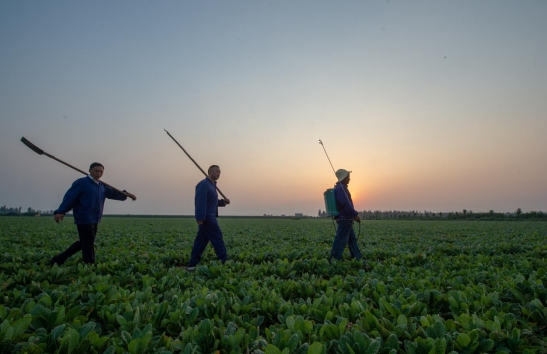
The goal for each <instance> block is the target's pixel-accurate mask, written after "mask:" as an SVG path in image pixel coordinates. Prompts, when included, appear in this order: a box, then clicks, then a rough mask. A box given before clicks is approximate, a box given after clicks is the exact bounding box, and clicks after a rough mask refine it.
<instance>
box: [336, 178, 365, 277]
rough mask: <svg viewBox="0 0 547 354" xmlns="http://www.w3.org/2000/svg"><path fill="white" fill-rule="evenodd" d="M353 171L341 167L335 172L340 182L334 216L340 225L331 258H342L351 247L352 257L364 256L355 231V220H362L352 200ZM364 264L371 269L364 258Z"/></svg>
mask: <svg viewBox="0 0 547 354" xmlns="http://www.w3.org/2000/svg"><path fill="white" fill-rule="evenodd" d="M350 173H351V171H347V170H344V169H339V170H337V171H336V172H335V174H336V178H337V179H338V182H337V183H336V185H335V186H334V196H335V199H336V209H337V210H338V215H336V216H335V217H334V220H336V223H337V224H338V227H337V229H336V236H335V238H334V242H333V244H332V250H331V258H334V259H341V258H342V253H343V252H344V249H345V248H346V245H347V246H348V248H349V252H350V254H351V256H352V257H355V258H357V259H361V258H363V255H362V254H361V251H360V250H359V246H358V245H357V238H356V237H355V231H353V222H354V221H357V222H358V223H360V222H361V218H360V217H359V213H358V212H357V211H356V210H355V209H354V207H353V201H352V200H351V194H350V192H349V190H348V184H349V181H350V176H349V174H350ZM363 266H364V267H365V269H367V270H368V269H370V266H369V265H368V264H367V262H366V261H365V260H363Z"/></svg>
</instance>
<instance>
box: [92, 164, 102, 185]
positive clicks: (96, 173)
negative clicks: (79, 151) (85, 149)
mask: <svg viewBox="0 0 547 354" xmlns="http://www.w3.org/2000/svg"><path fill="white" fill-rule="evenodd" d="M103 172H104V166H103V165H102V164H100V163H98V162H93V163H92V164H91V166H89V174H90V175H91V177H92V178H93V179H94V180H95V181H98V180H99V179H101V177H102V176H103Z"/></svg>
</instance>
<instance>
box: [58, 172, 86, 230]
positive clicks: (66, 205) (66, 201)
mask: <svg viewBox="0 0 547 354" xmlns="http://www.w3.org/2000/svg"><path fill="white" fill-rule="evenodd" d="M80 194H82V186H81V181H80V180H76V181H74V183H72V186H71V187H70V188H69V189H68V191H66V193H65V196H64V197H63V201H62V202H61V205H60V206H59V208H57V210H55V211H54V212H53V214H54V215H53V218H54V220H55V222H59V221H61V220H63V218H64V216H65V214H66V213H68V212H69V211H71V210H72V208H73V207H74V204H75V203H76V201H77V200H78V197H79V196H80Z"/></svg>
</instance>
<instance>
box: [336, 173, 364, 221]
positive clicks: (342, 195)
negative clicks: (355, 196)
mask: <svg viewBox="0 0 547 354" xmlns="http://www.w3.org/2000/svg"><path fill="white" fill-rule="evenodd" d="M334 197H335V198H336V209H337V210H338V215H337V216H335V217H334V218H335V219H337V220H353V218H354V217H356V216H357V215H359V212H357V211H356V210H355V209H354V208H353V201H352V200H351V193H350V192H349V190H348V186H347V185H345V184H342V183H340V182H338V183H336V184H335V185H334Z"/></svg>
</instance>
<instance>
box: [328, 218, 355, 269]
mask: <svg viewBox="0 0 547 354" xmlns="http://www.w3.org/2000/svg"><path fill="white" fill-rule="evenodd" d="M337 223H338V228H337V229H336V237H334V242H333V244H332V250H331V252H330V255H331V257H332V258H334V259H341V258H342V253H343V252H344V249H345V248H346V246H349V253H350V254H351V257H355V258H357V259H361V257H363V256H362V255H361V251H360V250H359V246H358V245H357V237H355V231H353V220H339V221H337Z"/></svg>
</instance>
